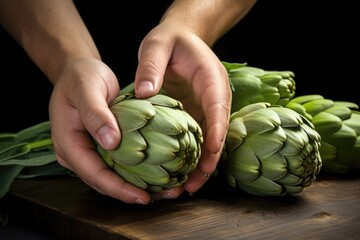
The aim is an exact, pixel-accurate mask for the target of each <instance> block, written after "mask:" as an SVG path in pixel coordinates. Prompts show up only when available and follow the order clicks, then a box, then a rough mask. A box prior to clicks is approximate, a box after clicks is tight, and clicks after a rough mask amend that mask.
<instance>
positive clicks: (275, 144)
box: [218, 102, 322, 196]
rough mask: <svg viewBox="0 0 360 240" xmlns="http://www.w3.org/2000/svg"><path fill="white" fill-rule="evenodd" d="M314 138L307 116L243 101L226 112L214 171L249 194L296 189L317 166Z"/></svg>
mask: <svg viewBox="0 0 360 240" xmlns="http://www.w3.org/2000/svg"><path fill="white" fill-rule="evenodd" d="M320 141H321V138H320V135H319V134H318V133H317V131H315V130H314V127H313V125H312V124H311V122H309V121H308V120H307V119H306V118H305V117H303V116H302V115H300V114H298V113H297V112H295V111H293V110H291V109H288V108H285V107H282V106H273V105H271V104H269V103H265V102H259V103H253V104H249V105H248V106H245V107H243V108H242V109H240V110H239V111H237V112H234V113H233V114H232V115H231V118H230V126H229V130H228V134H227V137H226V141H225V149H224V152H223V154H222V160H221V161H220V163H219V166H218V169H219V174H221V173H222V174H223V175H224V176H225V179H226V180H227V182H228V183H229V185H230V186H232V187H239V188H240V189H242V190H243V191H245V192H247V193H250V194H252V195H258V196H282V195H286V194H296V193H300V192H301V191H302V190H303V188H304V187H307V186H310V185H311V184H312V183H313V182H314V181H315V180H316V174H318V173H319V171H320V169H321V165H322V161H321V157H320V153H319V148H320Z"/></svg>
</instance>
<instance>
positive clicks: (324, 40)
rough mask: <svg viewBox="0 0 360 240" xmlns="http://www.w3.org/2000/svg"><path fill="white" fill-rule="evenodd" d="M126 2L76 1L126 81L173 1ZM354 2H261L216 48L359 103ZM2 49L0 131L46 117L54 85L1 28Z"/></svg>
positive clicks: (306, 90) (300, 88) (309, 89)
mask: <svg viewBox="0 0 360 240" xmlns="http://www.w3.org/2000/svg"><path fill="white" fill-rule="evenodd" d="M124 2H125V1H84V0H82V1H81V0H76V1H75V3H76V4H77V6H78V9H79V11H80V13H81V15H82V16H83V19H84V21H85V23H86V24H87V26H88V28H89V30H90V32H91V33H92V35H93V37H94V40H95V42H96V44H97V46H98V48H99V51H100V53H101V54H102V57H103V60H104V62H105V63H107V64H108V65H109V66H110V67H111V68H112V69H113V71H114V72H115V74H116V75H117V77H118V79H119V81H120V82H121V83H122V84H123V86H125V84H124V83H129V82H131V81H133V77H134V74H135V68H136V64H137V48H138V46H139V44H140V42H141V40H142V38H143V37H144V36H145V35H146V33H147V32H148V31H150V30H151V28H152V27H154V26H155V25H156V24H157V22H158V21H159V19H160V17H161V15H162V13H163V12H164V11H165V10H166V8H167V7H168V5H169V4H170V3H171V1H169V0H167V1H165V0H157V1H132V2H127V3H124ZM315 2H316V3H315ZM355 3H356V1H341V4H340V3H339V2H338V1H300V0H292V1H289V0H279V1H265V0H259V1H258V2H257V3H256V4H255V6H254V7H253V8H252V9H251V10H250V12H249V14H248V15H247V16H246V17H245V18H244V19H243V20H242V21H241V22H240V23H239V24H238V25H237V26H235V27H234V28H233V29H231V30H230V31H229V32H228V33H227V34H226V35H225V36H224V37H223V38H221V39H220V40H219V41H218V42H217V43H216V45H215V46H214V47H213V49H214V51H215V53H216V54H217V55H218V56H219V58H220V59H221V60H224V61H228V62H240V63H243V62H247V63H248V65H251V66H256V67H260V68H263V69H266V70H291V71H293V72H294V73H295V75H296V76H295V80H296V84H297V85H296V86H297V90H296V95H302V94H313V93H316V94H321V95H323V96H324V97H326V98H330V99H333V100H347V101H353V102H356V103H358V104H360V97H359V94H358V89H357V85H358V83H357V82H358V80H359V77H358V73H357V70H358V65H359V58H358V56H359V45H358V43H359V36H358V34H359V25H358V24H357V23H358V22H359V14H358V13H357V7H356V6H355ZM0 52H1V58H2V61H1V65H0V66H1V67H0V69H1V75H0V107H1V111H0V132H4V131H18V130H21V129H22V128H25V127H27V126H31V125H33V124H36V123H38V122H40V121H45V120H47V119H48V101H49V97H50V94H51V89H52V85H51V84H50V83H49V82H48V80H47V79H46V78H45V76H44V75H43V74H42V73H41V72H40V71H39V69H38V68H37V67H36V66H35V65H34V64H33V63H32V62H31V61H30V59H29V58H28V57H27V55H26V54H25V53H24V52H23V50H22V49H21V48H20V47H19V46H18V44H17V43H16V42H15V41H14V40H13V39H12V38H11V37H10V36H9V35H8V34H7V33H6V32H5V31H4V30H3V29H2V28H0Z"/></svg>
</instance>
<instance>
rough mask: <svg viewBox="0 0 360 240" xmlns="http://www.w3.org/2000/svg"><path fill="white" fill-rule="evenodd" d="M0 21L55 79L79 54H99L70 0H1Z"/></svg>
mask: <svg viewBox="0 0 360 240" xmlns="http://www.w3.org/2000/svg"><path fill="white" fill-rule="evenodd" d="M0 23H1V25H2V26H3V27H4V28H5V29H6V30H7V31H8V32H9V33H10V34H11V35H12V36H13V37H14V39H15V40H16V41H17V42H18V43H19V44H20V45H21V46H22V47H23V48H24V50H25V51H26V52H27V54H28V55H29V56H30V57H31V59H32V60H33V61H34V62H35V63H36V65H37V66H39V68H40V69H41V70H42V71H43V72H44V74H45V75H46V76H47V77H48V78H49V80H50V81H51V82H53V83H54V82H55V81H56V79H57V76H58V74H59V73H60V72H61V71H62V70H63V69H64V68H65V67H66V66H67V64H69V63H70V62H72V61H74V60H76V59H77V58H81V57H96V58H98V59H99V58H100V55H99V52H98V50H97V48H96V46H95V44H94V42H93V40H92V38H91V36H90V34H89V32H88V30H87V28H86V27H85V25H84V23H83V21H82V19H81V17H80V16H79V14H78V12H77V10H76V7H75V6H74V4H73V2H72V1H71V0H10V1H9V0H0Z"/></svg>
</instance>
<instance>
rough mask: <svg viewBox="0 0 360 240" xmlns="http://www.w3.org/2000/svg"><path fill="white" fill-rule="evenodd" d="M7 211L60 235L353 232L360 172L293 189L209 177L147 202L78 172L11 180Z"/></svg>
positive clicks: (314, 235)
mask: <svg viewBox="0 0 360 240" xmlns="http://www.w3.org/2000/svg"><path fill="white" fill-rule="evenodd" d="M6 201H7V203H8V207H9V213H10V217H11V218H12V219H14V218H15V219H17V220H20V219H21V221H22V222H25V223H27V224H31V225H32V226H36V227H40V228H42V229H43V230H44V231H45V230H46V231H50V232H51V233H53V234H55V235H56V236H58V237H60V238H63V239H88V240H92V239H96V240H98V239H144V240H152V239H156V240H159V239H307V240H308V239H342V240H343V239H358V236H360V178H358V177H352V178H337V177H335V178H334V177H322V178H320V179H318V180H317V181H316V182H315V183H313V184H312V185H311V186H309V187H307V188H305V189H304V191H303V192H301V193H300V194H297V195H289V196H284V197H256V196H251V195H248V194H245V193H242V192H240V191H239V190H235V189H228V188H226V187H224V186H222V185H221V183H220V185H219V183H218V182H210V183H208V184H207V185H206V186H205V187H204V188H203V189H202V190H201V191H200V192H199V193H197V194H195V195H194V196H188V195H185V194H184V196H182V197H180V198H178V199H175V200H163V201H158V202H154V203H152V204H149V205H147V206H140V205H129V204H124V203H122V202H119V201H117V200H115V199H111V198H108V197H106V196H102V195H100V194H99V193H97V192H95V191H94V190H93V189H90V188H89V187H88V186H86V185H85V184H84V183H83V182H81V181H80V180H79V179H76V178H68V177H66V178H62V177H59V178H45V179H29V180H16V181H15V182H14V184H13V185H12V188H11V191H10V193H9V194H8V195H7V196H6Z"/></svg>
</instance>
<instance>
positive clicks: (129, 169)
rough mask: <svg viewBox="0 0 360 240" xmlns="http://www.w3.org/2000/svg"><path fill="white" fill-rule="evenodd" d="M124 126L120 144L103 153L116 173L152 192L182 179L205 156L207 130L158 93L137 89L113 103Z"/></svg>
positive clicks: (180, 181)
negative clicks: (139, 94)
mask: <svg viewBox="0 0 360 240" xmlns="http://www.w3.org/2000/svg"><path fill="white" fill-rule="evenodd" d="M109 107H110V110H111V111H112V112H113V114H114V115H115V117H116V119H117V121H118V124H119V126H120V129H121V134H122V135H121V136H122V139H121V143H120V145H119V146H118V148H117V149H115V150H112V151H106V150H104V149H103V148H102V147H101V146H100V145H98V152H99V153H100V155H101V156H102V157H103V159H104V160H105V162H106V163H107V164H108V166H109V167H111V168H112V169H113V170H114V171H115V172H116V173H117V174H119V175H120V176H121V177H122V178H123V179H125V180H126V181H128V182H130V183H132V184H134V185H135V186H137V187H139V188H142V189H145V190H148V191H149V192H153V193H156V192H160V191H162V190H164V189H169V188H172V187H176V186H179V185H181V184H183V183H184V182H185V181H186V180H187V177H188V174H189V173H190V172H191V171H193V170H194V169H195V167H196V166H197V163H198V160H199V158H200V155H201V144H202V142H203V136H202V131H201V128H200V126H199V125H198V123H197V122H196V121H195V120H194V119H193V118H192V117H191V116H190V115H189V114H188V113H187V112H186V111H185V110H184V109H183V106H182V104H181V103H180V102H179V101H177V100H175V99H173V98H171V97H168V96H166V95H162V94H157V95H155V96H153V97H150V98H147V99H137V98H135V96H134V92H133V91H129V92H128V93H126V94H121V95H119V96H118V97H117V98H116V99H114V101H113V102H112V103H111V104H110V106H109Z"/></svg>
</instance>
